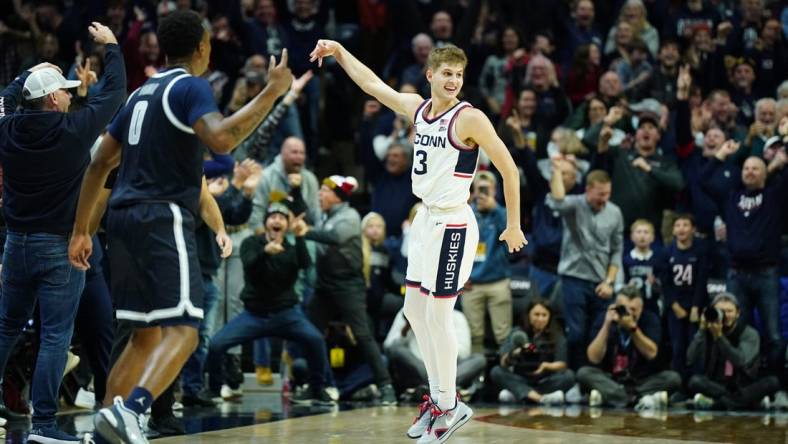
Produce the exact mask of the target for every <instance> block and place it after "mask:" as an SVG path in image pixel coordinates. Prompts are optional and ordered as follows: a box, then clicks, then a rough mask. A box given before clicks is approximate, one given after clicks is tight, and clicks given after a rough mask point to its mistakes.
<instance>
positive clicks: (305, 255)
mask: <svg viewBox="0 0 788 444" xmlns="http://www.w3.org/2000/svg"><path fill="white" fill-rule="evenodd" d="M290 214H291V213H290V209H289V208H288V207H287V205H285V204H284V203H283V202H274V203H272V204H270V205H269V207H268V211H267V212H266V217H265V230H264V231H263V232H262V233H260V234H257V235H255V236H252V237H249V238H247V239H246V240H244V242H243V243H242V244H241V261H242V262H243V266H244V282H245V285H244V290H243V293H242V295H241V299H242V300H243V303H244V310H243V311H242V312H241V314H240V315H238V316H237V317H235V318H233V319H232V320H231V321H230V322H228V323H227V325H225V326H224V327H223V328H222V329H221V330H219V331H218V332H217V333H216V334H215V335H214V336H213V337H212V338H211V341H210V346H209V348H208V359H207V361H206V362H207V363H208V366H209V367H211V368H212V371H211V372H210V373H211V376H212V377H211V379H210V387H211V391H213V392H217V391H218V390H219V389H220V387H221V386H220V383H221V382H220V381H219V384H217V381H215V378H213V375H215V374H221V368H220V367H221V363H222V361H223V359H222V356H223V355H224V353H225V352H226V351H227V350H228V349H230V348H231V347H233V346H236V345H239V344H243V343H245V342H248V341H251V340H254V339H259V338H263V337H279V338H283V339H287V340H291V341H294V342H296V343H298V344H299V345H301V346H302V347H303V350H304V353H305V355H306V357H307V359H308V361H309V370H310V376H311V377H310V381H309V382H310V384H309V387H310V390H309V391H308V392H304V393H303V394H301V396H299V395H298V394H297V395H295V396H293V397H292V398H291V400H292V401H293V402H295V403H302V402H306V403H310V402H311V403H312V404H313V405H314V404H322V405H333V404H334V401H333V400H332V399H331V397H330V396H329V394H328V393H327V392H326V390H325V385H326V380H325V375H326V372H327V371H328V361H327V356H328V354H327V352H326V345H325V342H324V341H323V336H322V335H321V334H320V332H319V331H318V330H317V329H316V328H315V326H314V325H312V324H311V323H310V322H309V320H308V319H307V318H306V316H304V314H303V312H302V311H301V310H300V309H299V308H298V304H299V301H298V296H297V295H296V293H295V291H294V290H293V285H294V284H295V282H296V280H297V279H298V274H299V270H302V269H304V268H307V267H308V266H309V265H310V263H311V259H310V258H309V252H308V251H307V248H306V243H305V242H304V235H305V234H306V231H307V229H306V226H305V225H304V223H303V216H299V217H297V218H296V221H295V223H294V224H293V225H292V226H290V224H289V222H288V217H290ZM288 230H290V231H292V233H293V234H294V235H295V245H293V244H292V243H290V242H289V241H288V240H287V238H286V234H287V231H288Z"/></svg>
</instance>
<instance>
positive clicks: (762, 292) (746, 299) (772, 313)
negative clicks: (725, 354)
mask: <svg viewBox="0 0 788 444" xmlns="http://www.w3.org/2000/svg"><path fill="white" fill-rule="evenodd" d="M727 287H728V288H727V289H728V291H729V292H730V293H733V294H734V296H736V298H738V299H739V305H740V306H741V317H742V320H743V321H744V322H747V323H748V324H752V310H753V309H754V308H757V309H758V315H759V316H760V318H761V323H762V333H763V334H764V336H766V339H767V340H768V341H769V344H771V345H772V346H775V345H777V344H779V341H780V281H779V277H778V276H777V267H766V268H761V269H758V270H737V269H735V268H731V269H730V270H728V283H727Z"/></svg>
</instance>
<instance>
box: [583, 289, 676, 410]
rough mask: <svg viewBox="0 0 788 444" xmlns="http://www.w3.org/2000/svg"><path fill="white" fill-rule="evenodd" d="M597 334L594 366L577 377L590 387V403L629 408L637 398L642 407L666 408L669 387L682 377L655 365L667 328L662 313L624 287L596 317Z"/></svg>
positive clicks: (590, 349) (592, 358)
mask: <svg viewBox="0 0 788 444" xmlns="http://www.w3.org/2000/svg"><path fill="white" fill-rule="evenodd" d="M593 334H594V340H593V341H592V342H591V344H590V345H589V346H588V360H589V362H590V363H591V364H592V365H593V366H594V367H590V366H589V367H583V368H581V369H580V370H578V372H577V382H579V383H580V386H581V387H582V388H583V389H584V390H590V391H591V393H590V395H589V398H588V402H589V405H590V406H592V407H594V406H601V405H612V406H615V407H625V406H627V405H631V404H633V403H634V401H635V399H638V401H637V405H636V406H635V409H637V410H654V409H656V410H661V409H666V408H667V405H668V396H669V394H670V392H673V391H676V390H679V389H680V388H681V376H679V374H678V373H676V372H674V371H670V370H666V371H659V370H658V369H657V367H656V366H655V365H654V359H655V358H656V357H657V352H658V351H659V349H658V344H659V343H660V341H661V338H662V329H661V327H660V321H659V318H658V317H657V315H655V314H654V313H651V312H648V311H644V310H643V298H642V296H641V295H640V292H639V291H638V290H637V289H636V288H634V287H625V288H623V289H622V290H621V291H620V292H619V293H618V296H617V297H616V301H615V304H612V305H610V306H608V308H607V311H606V312H605V313H604V314H602V315H600V316H599V317H598V318H597V321H596V323H595V326H594V328H593ZM632 395H634V397H633V396H632Z"/></svg>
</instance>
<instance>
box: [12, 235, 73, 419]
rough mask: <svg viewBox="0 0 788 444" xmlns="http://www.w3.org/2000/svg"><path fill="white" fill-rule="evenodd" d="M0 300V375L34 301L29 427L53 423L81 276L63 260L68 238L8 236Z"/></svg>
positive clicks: (66, 252)
mask: <svg viewBox="0 0 788 444" xmlns="http://www.w3.org/2000/svg"><path fill="white" fill-rule="evenodd" d="M2 281H3V294H2V296H0V375H2V373H4V372H5V367H6V364H7V363H8V358H9V356H10V355H11V352H12V351H13V349H14V345H15V344H16V341H17V339H18V338H19V335H20V334H21V333H22V329H23V328H24V327H25V325H27V322H28V320H29V319H30V317H31V316H32V314H33V309H34V308H35V306H36V302H39V306H40V316H41V331H40V338H41V346H40V348H39V350H38V359H37V360H36V368H35V370H34V371H33V386H32V390H31V391H32V398H33V409H34V410H35V412H34V413H33V425H34V427H39V426H49V425H54V423H55V413H57V407H58V390H59V388H60V381H61V380H62V379H63V369H64V368H65V366H66V354H67V352H68V346H69V343H70V342H71V335H72V334H73V332H74V318H75V317H76V315H77V308H78V307H79V299H80V297H81V295H82V289H83V287H84V286H85V273H84V272H83V271H80V270H77V269H76V268H74V267H72V266H71V263H70V262H69V261H68V236H60V235H55V234H47V233H15V232H12V231H9V232H8V237H7V239H6V243H5V252H4V254H3V272H2Z"/></svg>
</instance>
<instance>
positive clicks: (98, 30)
mask: <svg viewBox="0 0 788 444" xmlns="http://www.w3.org/2000/svg"><path fill="white" fill-rule="evenodd" d="M88 32H90V36H91V37H93V41H95V42H96V43H100V44H102V45H106V44H109V43H114V44H116V45H117V44H118V40H117V39H116V38H115V34H113V33H112V30H111V29H109V28H108V27H106V26H104V25H102V24H101V23H99V22H92V23H91V25H90V26H88Z"/></svg>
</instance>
